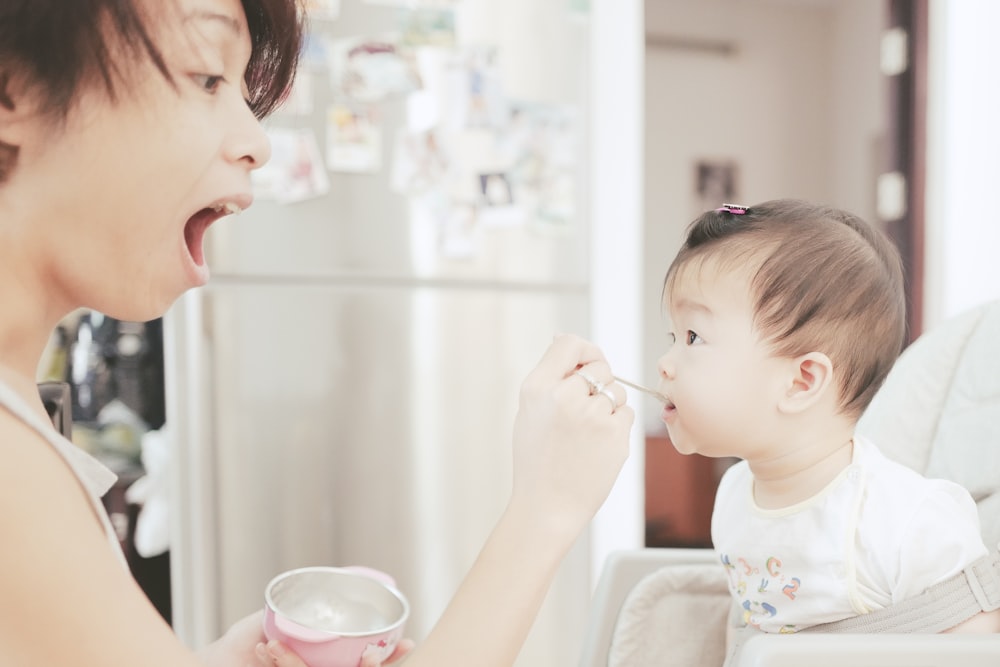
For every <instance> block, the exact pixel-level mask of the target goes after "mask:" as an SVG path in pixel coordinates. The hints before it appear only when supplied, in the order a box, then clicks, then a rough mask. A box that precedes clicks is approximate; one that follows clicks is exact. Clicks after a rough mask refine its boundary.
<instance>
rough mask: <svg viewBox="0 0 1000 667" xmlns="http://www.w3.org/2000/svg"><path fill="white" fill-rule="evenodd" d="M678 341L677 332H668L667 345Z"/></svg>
mask: <svg viewBox="0 0 1000 667" xmlns="http://www.w3.org/2000/svg"><path fill="white" fill-rule="evenodd" d="M676 342H677V334H675V333H674V332H673V331H668V332H667V345H673V344H674V343H676Z"/></svg>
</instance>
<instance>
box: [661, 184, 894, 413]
mask: <svg viewBox="0 0 1000 667" xmlns="http://www.w3.org/2000/svg"><path fill="white" fill-rule="evenodd" d="M706 261H711V262H712V265H711V266H712V267H717V268H719V269H721V270H732V269H738V268H739V269H748V270H749V272H750V285H749V288H750V299H751V302H752V304H753V310H754V325H755V327H756V328H757V330H758V331H759V332H760V334H761V336H762V337H763V339H764V340H765V341H767V342H768V343H769V344H770V345H771V348H772V350H773V351H774V353H775V354H777V355H779V356H785V357H796V356H799V355H801V354H805V353H808V352H814V351H818V352H823V353H825V354H826V355H827V356H829V357H830V359H831V360H832V361H833V364H834V369H835V370H834V372H835V377H837V380H838V384H839V389H840V399H841V401H840V403H841V410H842V411H843V412H844V413H845V414H848V415H851V416H854V417H858V416H860V415H861V413H862V412H863V411H864V409H865V408H866V407H867V406H868V403H869V402H870V401H871V399H872V397H873V396H874V395H875V392H876V391H877V390H878V388H879V387H880V386H881V385H882V382H883V380H885V377H886V375H887V374H888V373H889V370H890V369H891V368H892V366H893V364H894V363H895V361H896V357H897V356H898V355H899V352H900V351H901V350H902V347H903V344H904V342H905V338H906V299H905V295H904V291H903V268H902V261H901V260H900V257H899V253H898V251H897V250H896V247H895V246H894V245H893V244H892V242H891V241H889V239H888V237H886V236H885V235H884V234H883V233H882V232H881V231H879V230H878V229H876V228H875V227H873V226H872V225H870V224H868V223H867V222H865V221H864V220H862V219H861V218H859V217H858V216H856V215H853V214H851V213H848V212H846V211H842V210H839V209H836V208H831V207H827V206H817V205H813V204H810V203H808V202H804V201H798V200H791V199H781V200H774V201H768V202H764V203H762V204H757V205H755V206H750V207H748V208H747V209H746V210H745V212H743V213H733V212H731V211H729V210H725V209H719V210H715V211H708V212H707V213H705V214H703V215H702V216H701V217H699V218H698V219H696V220H695V221H694V222H692V223H691V226H690V227H689V228H688V232H687V238H686V240H685V243H684V245H683V247H682V248H681V250H680V252H679V253H678V254H677V257H676V258H675V259H674V261H673V263H672V264H671V265H670V268H669V269H668V270H667V276H666V279H665V282H664V297H665V298H666V299H669V297H670V293H671V291H672V289H673V284H674V280H675V279H676V277H677V274H678V272H680V271H686V270H688V267H691V266H694V267H695V268H697V267H698V266H701V265H704V263H705V262H706Z"/></svg>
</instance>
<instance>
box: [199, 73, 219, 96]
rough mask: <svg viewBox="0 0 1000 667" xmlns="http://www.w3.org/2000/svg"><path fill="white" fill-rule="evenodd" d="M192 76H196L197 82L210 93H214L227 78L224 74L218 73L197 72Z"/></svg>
mask: <svg viewBox="0 0 1000 667" xmlns="http://www.w3.org/2000/svg"><path fill="white" fill-rule="evenodd" d="M192 78H194V81H195V83H197V84H198V85H199V86H201V88H202V89H204V90H205V92H208V93H214V92H215V91H216V90H217V89H218V88H219V86H220V85H221V84H222V83H223V82H224V81H225V80H226V78H225V77H224V76H220V75H217V74H195V75H193V77H192Z"/></svg>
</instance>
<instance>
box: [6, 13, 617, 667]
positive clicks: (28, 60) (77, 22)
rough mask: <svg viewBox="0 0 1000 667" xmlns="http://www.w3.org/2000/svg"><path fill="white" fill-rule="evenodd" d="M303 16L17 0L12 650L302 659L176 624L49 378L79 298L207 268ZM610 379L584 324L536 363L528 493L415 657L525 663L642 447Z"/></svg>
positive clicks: (109, 660)
mask: <svg viewBox="0 0 1000 667" xmlns="http://www.w3.org/2000/svg"><path fill="white" fill-rule="evenodd" d="M299 17H300V13H299V12H298V10H297V7H296V4H295V0H243V2H242V3H241V2H239V1H238V0H172V1H169V2H166V1H164V0H74V1H73V2H64V1H56V0H3V2H2V3H0V304H3V308H4V311H5V312H4V313H3V316H2V317H0V447H2V448H3V449H2V451H3V453H4V455H5V457H6V462H5V464H4V465H2V466H0V508H2V509H0V534H2V535H3V536H4V543H3V544H4V548H3V550H2V552H0V589H2V590H3V600H4V604H3V605H2V609H0V656H3V659H2V660H0V662H3V663H4V664H16V665H19V667H35V666H42V665H44V666H45V667H49V666H51V665H65V664H80V665H94V664H101V665H105V666H111V667H119V666H121V667H125V666H126V665H129V666H131V665H140V664H141V665H144V667H159V666H161V665H163V666H166V665H170V666H172V667H176V666H180V665H192V666H193V665H198V664H211V665H232V666H234V667H236V666H239V667H243V666H245V665H278V666H280V667H303V663H302V662H301V661H300V660H299V659H298V658H297V657H296V656H295V655H293V654H291V653H290V652H288V651H287V650H285V648H284V647H283V646H281V645H280V644H278V643H276V642H270V643H268V644H266V645H265V644H264V643H262V642H263V637H262V634H261V631H260V617H259V614H257V615H254V616H251V617H249V618H248V619H245V620H244V621H242V622H240V623H238V624H237V625H236V626H234V628H233V629H231V630H230V631H229V632H228V633H227V634H226V635H225V636H224V637H223V638H222V639H221V640H220V641H218V642H217V643H215V644H213V645H212V646H210V647H208V648H206V649H205V650H203V651H202V652H201V653H200V654H199V655H196V654H194V653H192V652H190V651H189V650H188V649H186V648H185V647H184V646H183V645H182V644H181V643H180V642H179V641H178V640H177V639H176V638H175V637H174V635H173V633H172V632H171V631H170V628H169V626H167V625H166V624H165V623H164V622H163V621H162V620H161V618H160V616H159V614H158V613H157V612H156V610H155V609H154V608H153V607H152V605H151V604H150V603H149V602H148V601H147V599H146V597H145V595H144V594H143V593H142V591H141V590H140V588H139V587H138V586H137V585H136V583H135V582H134V581H133V580H132V578H131V577H130V576H129V574H128V571H127V568H126V567H125V565H124V561H123V559H122V557H121V553H120V551H119V550H118V547H117V542H116V540H115V537H114V533H113V531H111V528H110V525H109V523H108V521H107V517H106V515H105V514H104V512H103V509H102V507H101V504H100V501H99V496H100V494H101V493H103V491H105V490H106V489H107V486H108V485H109V483H110V480H109V478H108V473H107V471H106V470H103V469H102V468H101V467H100V466H99V464H97V463H96V461H94V460H93V459H90V458H89V457H87V456H86V455H85V454H83V453H82V452H81V451H80V450H79V449H77V448H75V447H73V446H72V445H71V444H69V443H68V442H67V441H65V440H62V439H60V438H59V436H58V435H57V434H56V433H55V431H54V430H53V429H52V428H51V426H50V424H49V423H48V421H47V416H46V413H45V411H44V408H43V406H42V404H41V402H40V400H39V397H38V393H37V387H36V385H35V372H36V368H37V366H38V364H39V360H40V357H41V355H42V352H43V349H44V347H45V344H46V342H47V340H48V337H49V334H50V332H51V331H52V329H53V328H54V327H55V326H56V324H57V323H58V322H59V321H60V319H62V318H63V317H64V316H65V315H67V314H68V313H70V312H72V311H73V310H74V309H76V308H79V307H86V308H93V309H95V310H98V311H100V312H103V313H106V314H108V315H110V316H112V317H115V318H118V319H124V320H134V321H142V320H149V319H152V318H155V317H159V316H160V315H162V314H163V313H164V311H166V310H167V308H168V307H169V306H170V305H171V304H172V303H173V302H174V301H175V300H176V299H177V298H178V296H180V295H181V294H182V293H183V292H184V291H185V290H187V289H190V288H192V287H197V286H199V285H202V284H204V283H205V282H206V281H207V279H208V268H207V266H206V265H205V258H204V253H203V249H202V242H203V238H204V234H205V232H206V229H207V228H208V227H209V225H211V223H212V222H214V221H215V220H216V219H218V218H219V217H222V216H223V215H226V214H228V213H231V212H234V211H238V210H240V209H242V208H246V207H247V206H249V205H250V203H251V200H252V195H251V188H250V173H251V172H252V170H254V169H256V168H258V167H260V166H261V165H262V164H263V163H264V162H266V161H267V159H268V154H269V147H268V142H267V139H266V137H265V135H264V133H263V131H262V129H261V127H260V125H259V122H258V121H259V119H260V118H261V117H263V116H265V115H266V114H267V113H268V112H270V111H271V110H273V108H274V107H275V106H277V105H278V104H279V103H280V101H281V100H282V98H283V96H284V95H285V93H286V92H287V90H288V88H289V85H290V82H291V79H292V76H293V73H294V69H295V61H296V55H297V53H298V49H299V44H300V38H301V23H300V18H299ZM576 371H579V373H577V372H576ZM593 381H597V382H601V383H604V382H607V383H611V381H612V378H611V370H610V368H609V367H608V364H607V362H606V361H605V359H604V357H603V355H602V353H601V352H600V350H599V349H597V348H596V347H595V346H593V345H592V344H590V343H587V342H586V341H583V340H581V339H579V338H576V337H573V336H558V337H556V339H555V340H554V341H553V343H552V345H551V346H550V348H549V349H548V351H547V352H546V353H545V355H544V356H543V358H542V360H541V361H540V363H539V364H538V366H537V367H536V369H535V370H534V371H533V372H532V373H531V374H530V375H529V377H528V378H527V379H526V380H525V382H524V384H523V386H522V392H521V402H520V410H519V413H518V416H517V418H516V421H515V425H514V451H513V453H514V484H513V490H512V493H511V497H510V501H509V504H508V506H507V509H506V511H505V512H504V514H503V516H502V517H501V519H500V520H499V522H498V523H497V526H496V528H495V530H494V532H493V533H492V535H491V536H490V538H489V539H488V540H487V542H486V544H485V545H484V547H483V550H482V552H481V554H480V556H479V558H478V560H477V561H476V563H475V564H474V566H473V568H472V570H471V571H470V572H469V574H468V576H467V578H466V579H465V581H464V582H463V584H462V585H461V587H460V588H459V590H458V592H457V593H456V596H455V598H454V600H453V601H452V603H451V605H450V606H449V607H448V609H447V610H446V611H445V613H444V614H443V616H442V618H441V619H440V620H439V622H438V624H437V626H436V627H435V628H434V630H433V631H432V632H431V633H430V635H429V637H428V638H427V639H426V640H425V641H424V642H423V644H422V645H421V646H420V647H418V648H416V649H412V650H409V649H410V647H411V645H410V644H407V645H406V646H404V647H403V649H402V650H401V651H398V652H397V654H399V655H397V656H395V658H396V659H397V660H398V659H399V657H400V656H401V654H406V655H405V658H404V661H405V663H406V665H407V667H421V666H431V665H434V666H437V667H439V666H441V665H458V664H470V663H471V664H476V665H485V666H490V665H509V664H511V663H512V662H513V660H514V658H515V657H516V655H517V652H518V650H519V649H520V646H521V644H522V642H523V640H524V638H525V636H526V634H527V632H528V629H529V628H530V625H531V623H532V621H533V619H534V617H535V614H536V613H537V610H538V608H539V606H540V604H541V602H542V600H543V598H544V596H545V593H546V591H547V588H548V585H549V584H550V582H551V579H552V577H553V576H554V574H555V570H556V568H557V566H558V564H559V562H560V561H561V559H562V558H563V556H564V555H565V554H566V552H567V551H568V550H569V548H570V547H571V545H572V544H573V542H574V541H575V539H576V538H577V536H578V535H579V533H580V532H581V530H582V529H583V528H584V526H585V525H586V524H587V522H588V521H589V520H590V519H591V517H592V516H593V514H594V512H595V511H596V510H597V508H598V507H599V506H600V504H601V503H602V502H603V501H604V499H605V497H606V495H607V493H608V491H609V490H610V488H611V485H612V484H613V483H614V480H615V478H616V477H617V474H618V471H619V470H620V468H621V466H622V464H623V462H624V460H625V458H626V456H627V453H628V451H627V450H628V431H629V429H630V427H631V424H632V421H633V417H634V415H633V413H632V411H631V410H630V409H629V408H628V407H627V406H624V405H623V403H624V398H625V395H624V390H623V389H622V388H621V387H620V386H618V385H616V384H610V386H609V387H608V388H607V389H605V390H604V391H603V392H601V391H599V389H600V388H599V387H598V388H595V387H594V386H593ZM598 394H601V395H598ZM29 499H30V500H29Z"/></svg>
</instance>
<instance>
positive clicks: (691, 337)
mask: <svg viewBox="0 0 1000 667" xmlns="http://www.w3.org/2000/svg"><path fill="white" fill-rule="evenodd" d="M699 340H701V336H699V335H698V334H696V333H695V332H693V331H691V330H690V329H688V332H687V344H688V345H694V344H695V343H697V342H698V341H699Z"/></svg>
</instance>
